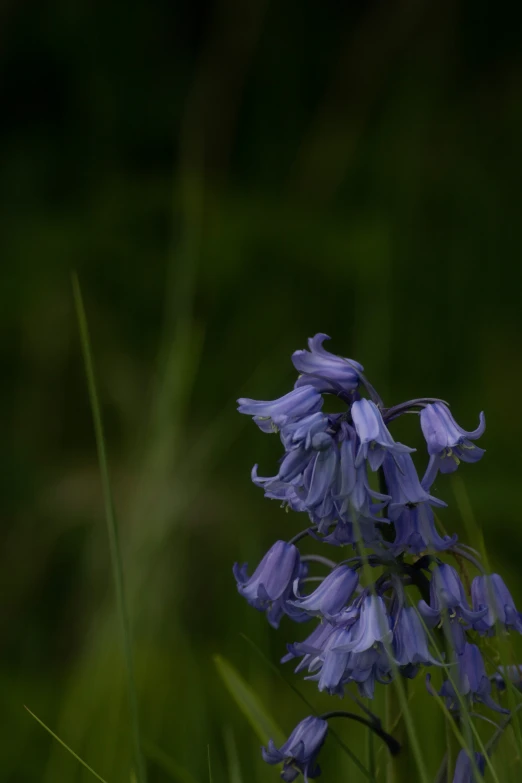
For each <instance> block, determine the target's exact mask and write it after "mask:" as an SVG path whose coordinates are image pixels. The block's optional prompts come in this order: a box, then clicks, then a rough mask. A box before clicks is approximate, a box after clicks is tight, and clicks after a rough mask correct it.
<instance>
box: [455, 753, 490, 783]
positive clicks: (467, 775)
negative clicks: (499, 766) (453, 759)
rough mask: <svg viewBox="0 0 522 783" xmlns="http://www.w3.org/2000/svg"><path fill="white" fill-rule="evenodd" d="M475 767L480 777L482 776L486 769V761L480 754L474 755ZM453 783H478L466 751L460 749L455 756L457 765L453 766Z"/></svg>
mask: <svg viewBox="0 0 522 783" xmlns="http://www.w3.org/2000/svg"><path fill="white" fill-rule="evenodd" d="M473 755H474V758H475V766H476V768H477V769H478V771H479V772H480V774H481V775H484V771H485V769H486V759H485V758H484V756H483V755H482V753H474V754H473ZM453 783H478V779H477V777H476V775H475V773H474V771H473V764H472V763H471V760H470V757H469V755H468V752H467V750H464V749H462V750H461V751H460V753H459V755H458V756H457V763H456V765H455V774H454V776H453Z"/></svg>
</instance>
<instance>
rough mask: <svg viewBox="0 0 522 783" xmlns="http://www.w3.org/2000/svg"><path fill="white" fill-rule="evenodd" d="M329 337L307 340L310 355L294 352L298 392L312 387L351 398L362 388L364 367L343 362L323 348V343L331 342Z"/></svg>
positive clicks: (345, 360) (318, 335) (293, 358)
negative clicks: (359, 386)
mask: <svg viewBox="0 0 522 783" xmlns="http://www.w3.org/2000/svg"><path fill="white" fill-rule="evenodd" d="M329 339H330V338H329V337H328V335H327V334H316V335H315V337H311V338H310V339H309V340H308V347H309V348H310V351H306V350H304V351H295V352H294V353H293V354H292V362H293V364H294V367H295V368H296V370H297V371H298V372H300V373H301V375H300V377H299V378H298V379H297V381H296V383H295V386H296V388H299V387H302V386H304V385H306V384H310V385H312V386H313V387H314V388H315V389H317V391H318V392H321V393H323V392H329V393H333V394H341V395H346V394H348V395H350V396H351V395H352V394H353V392H354V391H355V390H356V389H357V386H358V385H359V377H360V373H361V372H362V371H363V369H364V368H363V367H362V365H360V364H359V363H358V362H354V361H352V360H351V359H344V358H343V357H341V356H335V355H334V354H332V353H330V352H329V351H327V350H326V349H325V348H323V342H324V341H325V340H329Z"/></svg>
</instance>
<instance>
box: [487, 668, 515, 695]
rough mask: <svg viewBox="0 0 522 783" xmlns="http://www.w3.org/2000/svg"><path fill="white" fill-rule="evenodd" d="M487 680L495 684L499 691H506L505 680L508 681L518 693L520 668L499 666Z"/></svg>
mask: <svg viewBox="0 0 522 783" xmlns="http://www.w3.org/2000/svg"><path fill="white" fill-rule="evenodd" d="M489 679H490V680H491V682H493V683H495V685H496V687H497V690H499V691H505V690H506V688H507V686H506V680H509V682H510V683H511V684H512V685H513V686H514V687H515V688H516V689H517V690H519V691H520V690H522V666H521V665H520V664H519V665H518V666H499V667H498V669H497V671H496V672H495V673H494V674H492V675H491V677H490V678H489Z"/></svg>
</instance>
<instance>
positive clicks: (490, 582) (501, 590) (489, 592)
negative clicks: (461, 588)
mask: <svg viewBox="0 0 522 783" xmlns="http://www.w3.org/2000/svg"><path fill="white" fill-rule="evenodd" d="M471 599H472V602H473V608H474V609H475V610H476V611H480V610H483V609H487V611H486V613H485V614H484V615H483V616H482V617H480V619H478V620H476V621H475V622H474V623H473V628H474V629H475V630H476V631H478V632H479V633H481V634H486V633H487V634H488V635H491V634H493V633H494V631H495V626H496V625H497V623H498V625H499V626H500V627H501V628H503V629H506V630H511V629H512V628H514V629H515V630H516V631H518V632H519V633H522V615H521V614H520V612H518V611H517V608H516V606H515V602H514V601H513V597H512V595H511V593H510V592H509V590H508V589H507V587H506V585H505V584H504V580H503V579H502V577H500V576H499V575H498V574H491V575H490V576H486V575H482V576H476V577H475V578H474V580H473V582H472V583H471Z"/></svg>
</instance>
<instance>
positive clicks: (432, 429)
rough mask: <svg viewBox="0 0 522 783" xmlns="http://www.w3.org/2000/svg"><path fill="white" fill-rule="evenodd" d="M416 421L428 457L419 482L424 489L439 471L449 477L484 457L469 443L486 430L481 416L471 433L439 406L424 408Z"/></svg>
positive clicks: (441, 405) (476, 447) (437, 404)
mask: <svg viewBox="0 0 522 783" xmlns="http://www.w3.org/2000/svg"><path fill="white" fill-rule="evenodd" d="M420 421H421V428H422V432H423V433H424V437H425V439H426V443H427V446H428V454H429V455H430V461H429V464H428V468H427V470H426V473H425V475H424V478H423V479H422V485H423V486H424V487H426V488H428V487H430V486H431V485H432V483H433V481H434V480H435V477H436V475H437V472H438V471H439V470H440V472H441V473H453V472H454V471H455V470H457V468H458V466H459V464H460V463H461V462H478V460H479V459H480V458H481V457H482V455H483V454H484V449H480V448H479V447H478V446H475V444H474V443H473V441H474V440H477V438H480V436H481V435H483V434H484V430H485V429H486V420H485V418H484V414H483V413H481V414H480V423H479V426H478V427H477V429H476V430H472V432H466V430H463V429H462V427H460V426H459V425H458V424H457V422H456V421H455V419H454V418H453V416H452V415H451V413H450V410H449V408H448V406H447V405H444V403H443V402H435V403H431V404H429V405H426V407H425V408H423V410H422V411H421V414H420Z"/></svg>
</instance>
